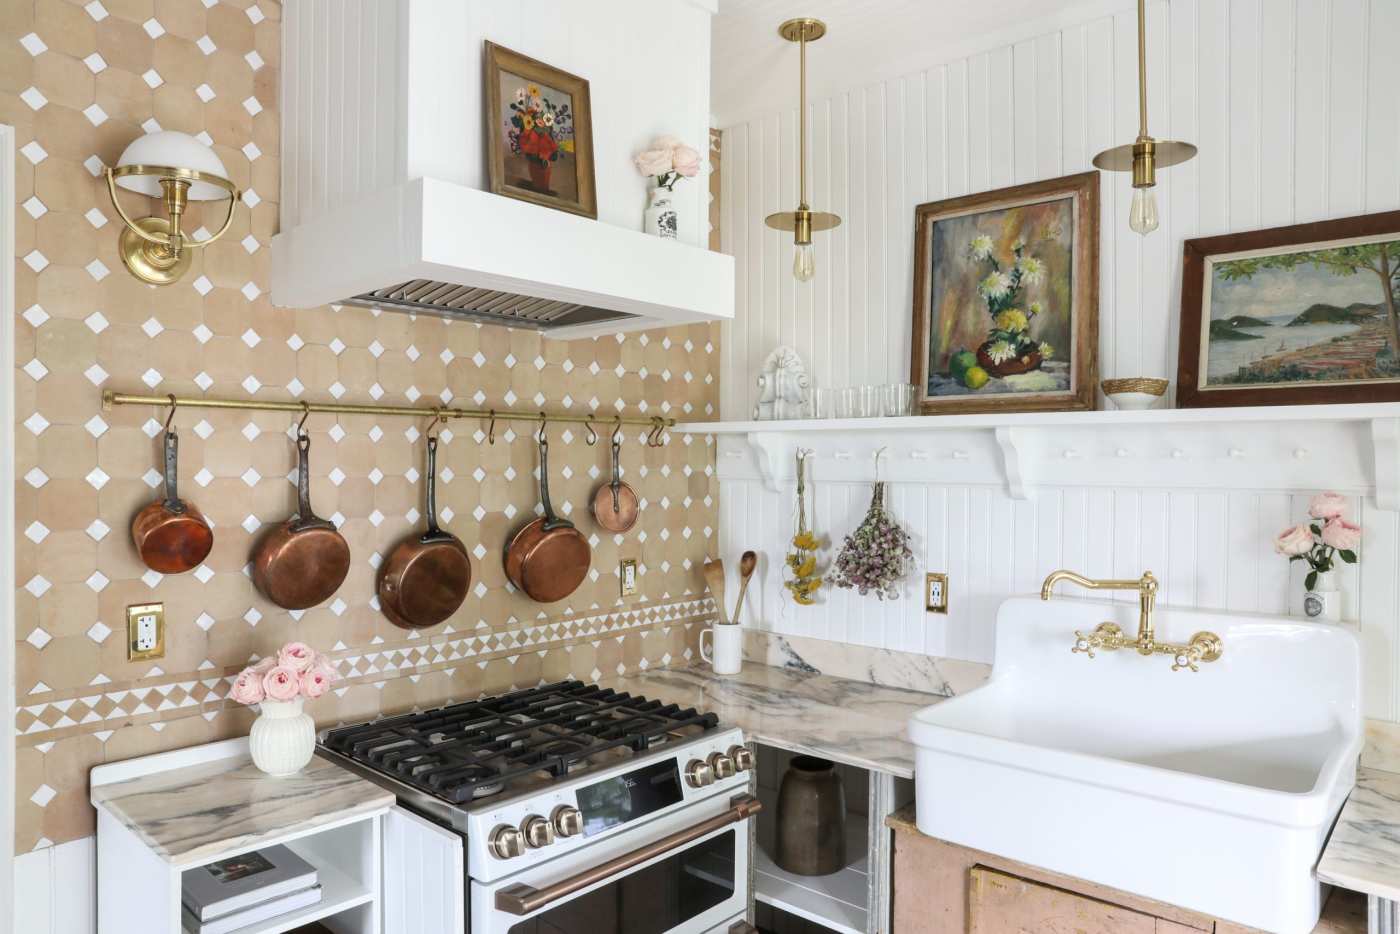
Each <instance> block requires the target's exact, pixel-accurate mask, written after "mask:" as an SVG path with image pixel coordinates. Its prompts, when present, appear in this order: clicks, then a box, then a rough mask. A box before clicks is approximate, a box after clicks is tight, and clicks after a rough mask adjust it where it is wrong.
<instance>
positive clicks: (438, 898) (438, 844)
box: [384, 807, 467, 934]
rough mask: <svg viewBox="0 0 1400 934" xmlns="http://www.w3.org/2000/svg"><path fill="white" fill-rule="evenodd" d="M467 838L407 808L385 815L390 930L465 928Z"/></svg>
mask: <svg viewBox="0 0 1400 934" xmlns="http://www.w3.org/2000/svg"><path fill="white" fill-rule="evenodd" d="M466 887H467V880H466V865H465V862H464V854H463V847H462V838H461V837H459V836H458V835H457V834H455V833H452V832H451V831H449V830H446V829H444V828H442V827H440V826H438V825H437V824H434V823H432V822H431V821H427V820H424V819H423V818H421V817H419V816H418V815H416V814H412V813H410V812H408V811H405V810H403V809H402V808H398V807H395V808H392V809H391V810H390V811H389V813H388V814H386V815H385V816H384V934H462V932H463V931H465V930H466V929H467V925H466Z"/></svg>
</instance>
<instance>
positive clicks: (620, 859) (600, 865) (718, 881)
mask: <svg viewBox="0 0 1400 934" xmlns="http://www.w3.org/2000/svg"><path fill="white" fill-rule="evenodd" d="M759 809H760V805H759V803H758V799H757V798H754V797H752V796H751V795H747V794H741V795H736V796H733V797H730V796H729V795H724V794H721V795H715V796H713V797H711V798H708V799H706V800H704V801H700V802H697V803H696V804H694V805H692V806H690V807H687V808H684V809H682V810H681V811H679V812H677V813H674V814H670V815H667V816H666V817H662V818H658V819H656V820H654V821H651V822H649V823H646V824H643V825H641V826H639V827H637V828H636V829H635V830H634V831H632V832H630V833H624V834H619V835H617V836H615V837H612V838H609V839H606V840H601V841H599V842H598V843H597V844H595V845H594V846H590V847H585V848H583V849H581V850H577V851H575V852H573V853H571V854H569V855H568V856H567V857H564V858H560V859H557V860H554V861H552V862H549V863H545V864H544V865H542V866H539V867H537V868H535V869H530V870H527V871H525V872H522V873H520V874H518V875H514V876H509V877H507V878H505V879H501V880H498V881H496V882H493V883H487V884H483V883H479V882H475V881H473V882H472V883H471V896H470V905H471V919H472V923H471V931H472V934H577V932H588V934H704V932H707V931H710V930H712V929H713V928H714V927H715V926H716V925H718V924H720V923H721V922H723V921H725V920H727V919H732V918H734V917H735V916H736V915H742V914H743V913H744V911H745V910H746V909H747V907H748V901H749V892H748V878H749V873H748V866H749V827H748V821H749V820H750V819H751V818H752V817H753V816H754V815H755V814H757V813H758V811H759Z"/></svg>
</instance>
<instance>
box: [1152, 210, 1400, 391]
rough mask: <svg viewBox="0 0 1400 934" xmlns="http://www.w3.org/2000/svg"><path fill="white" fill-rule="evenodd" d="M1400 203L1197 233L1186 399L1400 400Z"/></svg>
mask: <svg viewBox="0 0 1400 934" xmlns="http://www.w3.org/2000/svg"><path fill="white" fill-rule="evenodd" d="M1397 291H1400V211H1392V212H1388V213H1384V214H1369V215H1366V216H1364V217H1350V218H1345V219H1343V220H1335V221H1323V222H1320V223H1315V224H1299V225H1296V226H1293V227H1277V228H1274V229H1272V230H1258V231H1252V232H1250V233H1241V234H1227V235H1225V236H1220V237H1206V238H1203V239H1199V240H1187V241H1186V245H1185V248H1184V255H1183V262H1182V281H1181V350H1180V353H1179V355H1178V358H1177V390H1176V392H1177V395H1176V398H1177V405H1178V406H1179V407H1182V408H1201V407H1208V406H1228V405H1307V404H1311V403H1323V402H1391V401H1396V400H1400V319H1397V308H1396V303H1397V296H1396V292H1397Z"/></svg>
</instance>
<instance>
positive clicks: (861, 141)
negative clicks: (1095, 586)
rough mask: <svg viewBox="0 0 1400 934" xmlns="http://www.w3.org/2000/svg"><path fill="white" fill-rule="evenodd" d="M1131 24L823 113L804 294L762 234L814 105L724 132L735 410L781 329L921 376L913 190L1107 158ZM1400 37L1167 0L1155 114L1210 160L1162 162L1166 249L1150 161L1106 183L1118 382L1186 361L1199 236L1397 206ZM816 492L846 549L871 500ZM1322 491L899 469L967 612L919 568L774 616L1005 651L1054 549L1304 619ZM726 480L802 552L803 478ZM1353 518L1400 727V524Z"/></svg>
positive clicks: (948, 189) (1379, 689)
mask: <svg viewBox="0 0 1400 934" xmlns="http://www.w3.org/2000/svg"><path fill="white" fill-rule="evenodd" d="M1135 28H1136V27H1135V22H1134V17H1133V14H1132V11H1131V9H1125V11H1124V12H1122V13H1121V14H1118V15H1114V16H1108V17H1102V18H1098V19H1094V20H1092V21H1090V22H1085V23H1082V24H1079V25H1075V26H1071V27H1068V28H1064V29H1061V30H1059V31H1056V32H1054V33H1050V34H1047V35H1043V36H1039V37H1036V38H1034V39H1030V40H1027V41H1023V42H1018V43H1016V44H1015V45H1012V46H1006V47H1001V48H993V49H990V50H988V51H986V52H984V53H981V54H977V55H974V56H971V57H969V58H965V59H961V60H958V61H953V62H945V63H937V62H930V63H929V66H930V67H928V68H927V69H926V70H924V71H921V72H917V73H914V74H909V75H905V76H903V77H901V78H897V79H894V80H889V81H882V82H879V83H876V84H871V85H869V86H866V87H861V88H857V89H853V90H851V91H849V92H846V93H843V94H838V95H835V96H833V97H830V98H826V99H823V100H817V101H815V102H814V103H812V105H811V109H810V112H809V133H810V152H811V180H812V191H811V197H810V201H811V203H812V206H813V208H814V209H820V210H829V211H835V212H836V213H838V214H840V215H841V216H842V218H843V219H844V223H843V224H842V226H841V227H839V228H837V229H836V230H835V231H833V232H831V233H827V234H819V235H818V240H817V262H818V266H817V269H818V272H817V277H816V278H815V279H814V280H813V281H812V282H811V283H810V284H807V285H799V284H797V283H796V282H795V281H794V280H793V278H792V276H791V273H790V271H789V268H790V265H791V243H790V240H788V239H785V238H784V237H783V235H781V234H778V233H775V232H771V231H768V230H767V229H766V228H765V227H764V226H763V217H764V215H766V214H768V213H770V212H773V211H777V210H782V209H790V208H791V206H792V204H793V203H794V202H795V201H796V191H795V187H796V179H795V174H794V173H793V171H792V167H793V166H794V165H795V163H796V159H797V155H796V143H797V140H796V128H797V112H796V110H795V109H792V110H785V111H782V112H777V113H774V114H772V115H770V116H767V117H764V118H762V119H757V120H753V121H751V122H748V123H744V124H740V125H737V126H732V127H726V128H725V129H724V137H723V146H724V160H725V171H724V173H723V177H722V185H723V191H722V201H721V228H722V243H723V246H724V249H725V250H726V251H729V252H731V253H733V254H734V256H735V257H736V272H737V288H738V304H737V314H736V317H735V321H734V322H733V323H732V324H730V323H727V324H726V325H725V326H724V327H725V333H724V336H723V345H722V350H723V353H724V354H725V357H724V366H723V370H722V380H721V397H722V413H723V416H724V417H725V418H727V419H734V418H748V417H750V410H751V408H752V406H753V402H754V377H755V375H756V372H757V369H758V367H759V365H760V364H761V362H762V360H763V357H764V356H765V355H766V354H767V353H768V352H769V351H770V350H771V349H772V348H773V347H775V346H777V345H779V344H791V345H792V346H794V347H796V348H797V350H798V352H799V353H800V354H801V355H802V357H803V359H804V360H806V361H807V366H808V372H809V373H811V374H812V375H813V378H814V381H815V383H816V384H817V385H821V386H845V385H859V384H865V383H886V382H896V381H904V380H907V378H908V373H909V331H910V325H909V320H910V306H911V302H912V296H911V281H912V271H911V265H912V250H913V237H912V230H913V209H914V206H915V205H917V204H920V203H923V202H926V201H933V200H937V199H940V198H945V197H955V196H958V195H962V194H967V193H969V192H976V191H983V190H989V189H995V188H999V187H1003V186H1006V185H1012V184H1018V183H1022V182H1029V181H1034V180H1037V179H1042V178H1051V177H1055V176H1058V175H1064V174H1070V173H1073V172H1080V171H1084V170H1086V169H1088V168H1090V161H1089V160H1090V159H1091V158H1092V156H1093V154H1094V153H1095V152H1098V151H1099V150H1101V149H1105V148H1108V147H1109V146H1112V145H1115V144H1118V143H1122V142H1126V141H1129V140H1131V139H1132V138H1133V136H1134V135H1135V134H1136V130H1137V114H1136V34H1135ZM1396 48H1400V3H1397V2H1395V0H1371V2H1368V0H1170V2H1157V3H1149V4H1148V62H1149V108H1150V111H1151V129H1152V131H1153V132H1154V134H1156V135H1157V136H1158V137H1159V138H1176V139H1184V140H1189V141H1192V142H1195V143H1196V144H1197V145H1198V146H1199V147H1200V150H1201V154H1200V156H1199V157H1198V158H1197V159H1195V160H1194V161H1192V162H1189V163H1186V164H1185V165H1182V166H1177V167H1175V168H1172V169H1169V170H1165V171H1163V172H1161V173H1160V174H1159V188H1158V198H1159V201H1160V204H1161V212H1162V225H1161V228H1160V229H1159V230H1158V231H1157V232H1156V233H1154V234H1153V235H1152V236H1150V237H1148V238H1145V239H1143V238H1139V237H1138V236H1137V235H1136V234H1133V233H1132V232H1131V231H1130V230H1129V229H1128V225H1127V211H1128V204H1129V201H1130V199H1131V188H1130V187H1129V184H1128V180H1127V177H1126V176H1124V175H1113V174H1105V175H1104V176H1103V177H1102V182H1103V188H1102V195H1103V216H1102V219H1101V222H1102V228H1103V236H1102V247H1101V285H1100V321H1101V331H1100V333H1101V343H1100V360H1101V370H1102V374H1103V375H1104V376H1106V377H1111V376H1137V375H1165V376H1171V377H1174V376H1175V371H1176V353H1177V347H1176V331H1177V327H1178V311H1177V308H1178V304H1179V296H1180V271H1181V243H1182V241H1183V240H1184V239H1186V238H1189V237H1195V236H1208V235H1212V234H1219V233H1224V232H1228V231H1238V230H1249V229H1254V228H1259V227H1270V226H1276V225H1280V224H1289V223H1295V222H1304V221H1309V220H1317V219H1322V218H1330V217H1343V216H1347V215H1352V214H1360V213H1366V212H1372V211H1382V210H1394V209H1395V208H1397V207H1400V93H1397V89H1400V56H1396V55H1395V54H1394V50H1395V49H1396ZM1265 469H1266V468H1265ZM991 479H993V478H989V481H990V480H991ZM1267 486H1268V484H1266V483H1263V484H1261V488H1262V487H1267ZM814 492H815V497H816V500H817V505H816V511H817V516H818V523H819V525H818V528H820V529H821V530H823V531H825V532H828V533H829V534H832V535H836V536H838V538H839V535H841V534H844V532H846V531H848V530H849V529H851V528H852V527H853V525H854V524H855V523H856V522H857V521H859V518H860V515H861V514H862V513H863V511H864V508H865V506H866V503H867V502H868V496H869V491H868V487H864V486H851V485H844V484H828V485H823V486H818V487H817V488H816V489H815V491H814ZM1306 493H1307V491H1297V494H1296V495H1290V494H1288V493H1274V492H1270V493H1262V492H1261V493H1259V494H1252V493H1239V492H1234V493H1227V492H1223V491H1221V492H1212V491H1204V492H1203V491H1200V490H1193V491H1173V490H1169V489H1141V488H1133V487H1132V486H1130V485H1125V486H1124V487H1122V488H1121V489H1115V490H1102V489H1096V490H1084V489H1070V488H1061V489H1054V488H1050V489H1044V490H1041V491H1040V492H1039V493H1038V494H1037V498H1036V499H1035V501H1033V502H1016V501H1013V500H1011V499H1009V498H1007V497H1006V496H1005V495H1004V494H1003V493H1002V492H1001V491H1000V490H998V489H997V488H995V487H993V486H990V485H989V486H987V487H962V486H948V485H939V484H937V483H930V484H927V485H912V484H900V485H898V486H896V487H895V488H894V489H893V490H892V499H893V503H894V508H895V512H896V513H897V514H898V515H899V516H900V518H901V519H902V520H903V521H904V522H905V523H906V525H907V526H908V527H909V528H910V529H911V530H912V531H913V532H914V533H915V537H916V539H917V541H918V545H917V547H916V552H917V553H918V555H919V559H920V565H921V567H920V570H921V571H922V569H923V568H925V567H926V568H927V569H929V570H946V571H949V572H950V573H951V575H952V581H951V584H950V593H951V594H952V600H953V610H952V612H951V613H950V615H949V616H948V617H947V618H946V619H944V618H940V617H936V616H926V615H925V614H924V613H923V611H922V607H921V605H920V604H919V603H918V602H917V600H918V597H917V588H916V587H915V586H914V585H913V584H912V583H911V585H910V587H909V588H907V594H906V599H904V600H901V601H899V602H898V603H897V604H894V605H882V604H880V603H879V602H878V601H875V600H874V599H873V598H872V599H860V598H855V597H852V596H850V595H848V594H846V593H843V592H842V593H836V594H831V595H829V596H828V597H827V599H826V602H825V604H824V605H823V606H821V607H818V608H813V609H804V610H801V611H798V610H797V608H795V607H792V606H791V605H788V604H784V603H783V602H782V600H781V598H780V596H779V594H780V590H779V583H778V580H777V576H776V573H775V570H770V571H769V573H767V574H765V577H764V580H763V583H762V587H761V590H760V593H759V594H758V595H757V599H758V600H759V601H760V602H761V604H762V608H761V609H760V610H759V612H758V613H757V614H756V616H757V620H756V621H757V622H759V623H760V624H761V625H764V626H766V627H769V628H772V629H775V630H777V631H780V632H790V633H794V634H803V635H813V636H821V637H826V638H831V639H837V640H845V641H850V642H858V643H864V644H872V645H880V646H885V647H889V648H896V649H905V650H909V651H924V652H929V653H932V654H938V655H949V656H953V657H958V658H968V659H974V660H982V661H987V660H990V658H991V649H992V628H991V621H992V617H993V613H994V610H995V607H996V605H997V604H998V603H999V602H1000V601H1001V599H1003V598H1004V597H1005V596H1006V595H1008V594H1010V593H1015V592H1027V591H1031V590H1034V589H1036V587H1038V584H1039V581H1040V578H1041V577H1042V576H1043V575H1044V574H1045V573H1047V572H1048V571H1049V570H1052V569H1053V568H1055V567H1059V566H1068V567H1073V568H1077V569H1079V570H1083V571H1086V572H1088V573H1092V574H1108V573H1112V574H1114V575H1120V574H1121V575H1136V574H1138V573H1140V572H1141V571H1142V570H1143V569H1144V568H1152V569H1153V570H1154V571H1155V572H1157V573H1158V575H1159V576H1160V577H1162V578H1163V581H1164V590H1165V594H1164V599H1165V602H1167V603H1170V604H1175V605H1187V606H1202V607H1227V608H1230V609H1240V610H1262V611H1271V612H1273V611H1285V610H1296V604H1297V603H1298V599H1299V593H1300V591H1301V585H1300V583H1299V582H1298V580H1297V569H1296V568H1295V569H1293V572H1291V573H1290V570H1289V568H1288V566H1287V564H1286V563H1285V562H1283V561H1282V559H1279V558H1277V557H1275V556H1273V554H1272V551H1271V547H1270V543H1269V539H1270V538H1271V537H1272V535H1273V534H1274V533H1275V532H1276V531H1277V530H1278V529H1280V528H1282V527H1283V526H1284V525H1285V524H1287V523H1288V522H1290V521H1296V519H1297V517H1298V516H1300V515H1301V514H1302V513H1301V509H1302V507H1303V506H1304V505H1305V503H1306V495H1305V494H1306ZM722 497H723V499H722V509H723V513H722V516H723V518H722V522H721V539H722V543H723V544H724V546H725V553H726V554H730V553H737V551H738V550H742V549H743V548H762V549H764V550H765V552H766V553H767V554H770V555H774V556H777V555H780V554H781V553H782V551H783V549H784V545H785V539H786V537H787V535H789V534H790V528H791V526H790V523H791V509H792V507H791V503H792V491H791V489H790V488H789V489H787V490H785V491H784V492H782V493H776V494H775V493H768V492H766V491H764V490H763V489H762V488H761V486H760V485H759V484H757V483H756V482H755V483H751V482H748V481H728V482H726V483H725V484H724V485H723V487H722ZM1354 512H1355V514H1359V515H1361V518H1362V522H1363V524H1364V525H1365V527H1366V542H1365V546H1364V551H1363V566H1362V568H1361V569H1360V571H1359V572H1357V571H1348V573H1347V574H1346V575H1345V580H1344V583H1345V587H1346V588H1347V590H1348V592H1349V611H1348V615H1349V616H1353V617H1359V618H1360V620H1361V623H1362V629H1363V638H1364V640H1365V642H1366V666H1367V667H1366V675H1367V677H1366V697H1367V713H1368V714H1369V715H1370V716H1373V717H1382V718H1386V719H1396V718H1397V714H1400V698H1398V697H1397V687H1400V683H1398V682H1397V670H1400V654H1398V653H1397V645H1398V644H1400V638H1397V619H1396V618H1397V614H1398V613H1400V601H1397V594H1396V586H1395V582H1396V579H1397V575H1398V574H1400V566H1398V565H1400V561H1398V560H1397V557H1398V555H1397V551H1398V549H1400V528H1398V527H1397V522H1396V517H1395V516H1394V515H1393V514H1391V513H1387V512H1382V511H1379V510H1376V509H1375V508H1373V506H1371V505H1369V504H1368V503H1365V502H1363V501H1362V500H1361V498H1360V497H1358V498H1357V499H1356V507H1355V510H1354ZM919 579H920V581H921V580H922V574H921V573H920V574H919Z"/></svg>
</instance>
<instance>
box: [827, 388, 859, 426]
mask: <svg viewBox="0 0 1400 934" xmlns="http://www.w3.org/2000/svg"><path fill="white" fill-rule="evenodd" d="M832 392H834V393H835V394H836V417H837V418H856V417H858V415H857V412H856V390H855V387H854V386H846V387H843V388H841V389H833V390H832Z"/></svg>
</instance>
